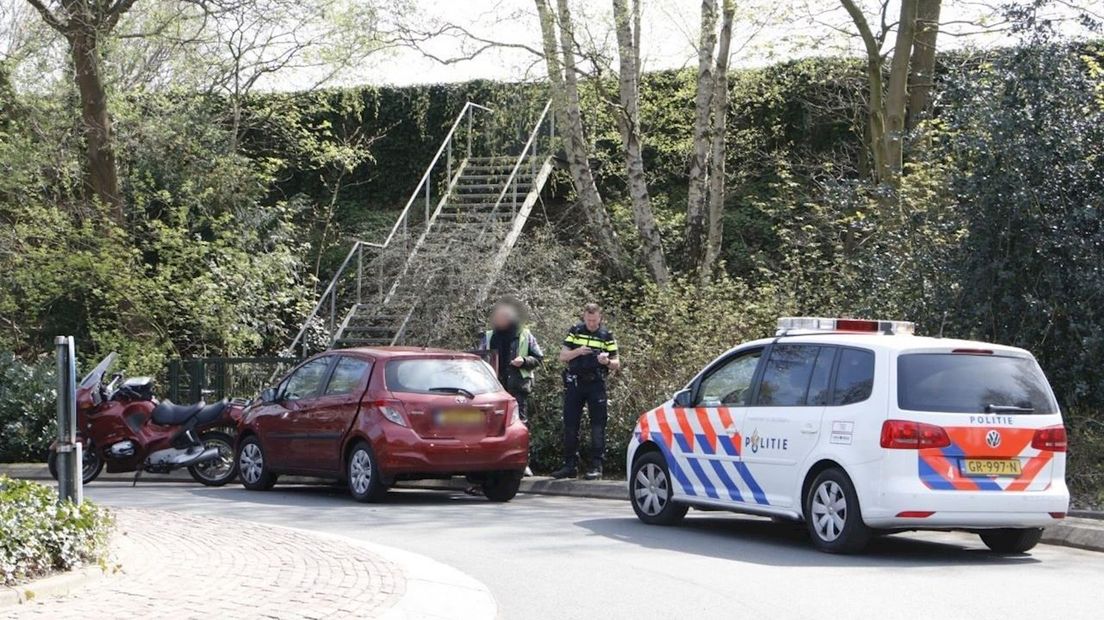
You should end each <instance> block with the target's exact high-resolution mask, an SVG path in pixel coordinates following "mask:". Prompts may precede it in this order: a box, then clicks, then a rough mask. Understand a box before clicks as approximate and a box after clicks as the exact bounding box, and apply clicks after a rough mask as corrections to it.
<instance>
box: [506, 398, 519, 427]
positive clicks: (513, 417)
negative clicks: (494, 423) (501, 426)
mask: <svg viewBox="0 0 1104 620" xmlns="http://www.w3.org/2000/svg"><path fill="white" fill-rule="evenodd" d="M506 410H507V411H509V412H510V415H509V416H508V417H507V419H506V426H513V425H514V424H517V423H518V422H520V421H521V408H520V407H518V404H517V401H516V400H514V399H510V402H509V403H507V405H506Z"/></svg>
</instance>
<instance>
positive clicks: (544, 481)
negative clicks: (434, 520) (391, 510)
mask: <svg viewBox="0 0 1104 620" xmlns="http://www.w3.org/2000/svg"><path fill="white" fill-rule="evenodd" d="M399 486H402V487H405V488H411V489H435V490H446V491H464V490H466V489H468V488H469V487H471V484H470V483H469V482H468V481H467V480H465V479H463V478H449V479H447V480H411V481H409V482H401V483H399ZM518 492H519V493H529V494H533V495H560V496H564V497H586V498H589V499H609V500H617V501H628V500H629V489H628V486H627V485H626V484H625V482H624V481H622V480H568V479H564V480H553V479H552V478H547V477H532V478H523V479H522V481H521V487H520V488H519V489H518Z"/></svg>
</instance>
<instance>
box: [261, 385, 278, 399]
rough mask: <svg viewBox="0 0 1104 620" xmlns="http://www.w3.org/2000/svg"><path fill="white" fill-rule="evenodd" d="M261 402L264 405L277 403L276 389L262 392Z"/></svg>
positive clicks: (267, 389) (266, 389)
mask: <svg viewBox="0 0 1104 620" xmlns="http://www.w3.org/2000/svg"><path fill="white" fill-rule="evenodd" d="M261 402H262V403H274V402H276V388H265V389H263V390H261Z"/></svg>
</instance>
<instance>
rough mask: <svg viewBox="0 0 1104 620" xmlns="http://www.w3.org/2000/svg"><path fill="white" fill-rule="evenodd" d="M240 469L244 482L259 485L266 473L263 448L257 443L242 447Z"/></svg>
mask: <svg viewBox="0 0 1104 620" xmlns="http://www.w3.org/2000/svg"><path fill="white" fill-rule="evenodd" d="M238 469H239V471H240V475H241V477H242V480H244V481H246V482H248V483H249V484H257V483H258V482H260V480H261V474H262V473H263V472H264V455H263V454H261V448H260V446H258V445H257V444H255V443H247V444H245V445H244V446H242V451H241V456H239V457H238Z"/></svg>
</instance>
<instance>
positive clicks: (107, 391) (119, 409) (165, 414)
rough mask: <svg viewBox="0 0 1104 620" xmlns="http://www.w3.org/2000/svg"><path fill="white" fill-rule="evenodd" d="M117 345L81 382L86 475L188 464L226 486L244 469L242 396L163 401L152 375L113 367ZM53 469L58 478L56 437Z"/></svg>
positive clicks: (199, 475) (202, 478) (195, 474)
mask: <svg viewBox="0 0 1104 620" xmlns="http://www.w3.org/2000/svg"><path fill="white" fill-rule="evenodd" d="M116 357H117V355H116V354H115V353H111V354H110V355H108V356H107V357H105V358H104V359H103V360H102V361H100V363H99V364H97V365H96V367H95V368H94V369H92V372H90V373H88V375H87V376H86V377H84V379H83V380H82V381H81V382H80V385H78V386H77V401H76V402H77V435H78V440H79V441H80V442H81V445H82V459H83V463H82V477H83V479H84V482H85V484H87V483H89V482H92V481H93V480H95V479H96V477H97V476H99V475H100V472H101V471H102V470H103V469H104V467H105V466H106V467H107V471H108V472H129V471H133V472H135V474H134V482H135V484H137V482H138V477H139V476H140V475H141V474H142V472H150V473H157V474H165V473H168V472H170V471H173V470H176V469H182V468H187V469H188V473H189V474H191V476H192V478H194V479H195V480H196V481H197V482H201V483H203V484H205V485H207V486H222V485H224V484H226V483H227V482H230V481H231V480H233V479H234V478H235V477H237V475H238V465H237V460H236V459H235V458H234V438H233V436H232V433H234V432H235V429H237V426H238V420H239V419H240V418H241V413H242V409H243V405H244V403H243V402H240V401H235V402H233V403H231V402H229V401H227V400H226V399H223V400H220V401H219V402H217V403H213V404H210V405H208V404H206V403H204V402H203V401H202V400H201V401H200V402H198V403H195V404H193V405H175V404H173V403H172V402H169V401H168V400H163V401H158V400H157V399H156V398H155V397H154V395H153V379H152V378H151V377H131V378H129V379H124V378H123V375H122V374H121V373H115V374H112V375H110V376H109V375H108V372H109V371H110V370H111V368H112V367H113V366H114V365H115V360H116ZM48 465H49V468H50V475H52V476H53V477H54V479H55V480H56V479H57V444H56V442H55V443H54V445H51V446H50V453H49V457H48Z"/></svg>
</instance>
